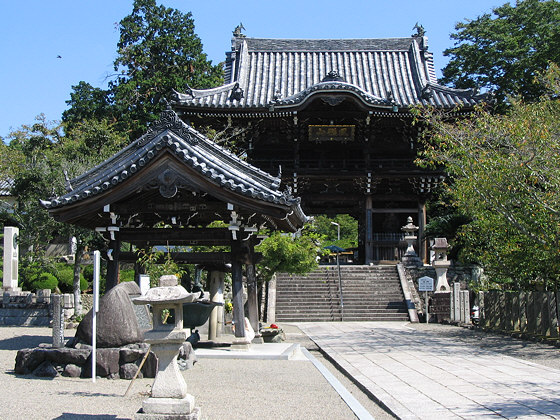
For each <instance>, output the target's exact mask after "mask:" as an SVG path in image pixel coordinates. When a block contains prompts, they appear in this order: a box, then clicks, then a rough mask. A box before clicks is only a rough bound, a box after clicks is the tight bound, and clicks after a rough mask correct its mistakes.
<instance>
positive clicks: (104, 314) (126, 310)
mask: <svg viewBox="0 0 560 420" xmlns="http://www.w3.org/2000/svg"><path fill="white" fill-rule="evenodd" d="M130 295H132V296H138V295H140V288H139V287H138V285H137V284H136V283H134V282H126V283H120V284H118V285H116V286H115V287H113V288H112V289H111V290H109V291H108V292H107V293H106V294H105V295H104V296H103V297H102V298H101V299H100V300H99V312H98V313H97V347H98V348H108V347H121V346H123V345H125V344H130V343H137V342H140V341H143V339H144V337H143V333H142V331H141V330H140V328H139V326H138V320H137V318H136V314H135V312H134V308H133V304H132V301H131V298H130ZM92 318H93V313H92V311H91V310H90V311H89V312H88V313H87V314H86V316H85V317H84V319H83V320H82V322H80V325H78V329H77V331H76V337H77V338H78V339H79V340H80V341H81V342H84V343H87V344H91V342H92V337H91V331H92Z"/></svg>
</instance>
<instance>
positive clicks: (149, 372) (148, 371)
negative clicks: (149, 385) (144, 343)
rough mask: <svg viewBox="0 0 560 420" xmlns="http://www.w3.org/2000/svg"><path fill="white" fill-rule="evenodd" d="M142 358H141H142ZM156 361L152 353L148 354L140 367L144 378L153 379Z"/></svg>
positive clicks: (155, 371)
mask: <svg viewBox="0 0 560 420" xmlns="http://www.w3.org/2000/svg"><path fill="white" fill-rule="evenodd" d="M142 357H143V356H142ZM157 366H158V359H157V357H156V355H155V354H154V353H153V352H150V354H149V355H148V358H147V359H146V361H145V362H144V366H142V374H143V375H144V378H155V377H156V373H157Z"/></svg>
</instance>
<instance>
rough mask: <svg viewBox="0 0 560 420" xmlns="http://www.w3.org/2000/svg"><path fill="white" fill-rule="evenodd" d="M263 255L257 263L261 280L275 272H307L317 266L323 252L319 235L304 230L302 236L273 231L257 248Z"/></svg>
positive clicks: (266, 279) (268, 277) (268, 278)
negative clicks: (318, 257) (319, 256)
mask: <svg viewBox="0 0 560 420" xmlns="http://www.w3.org/2000/svg"><path fill="white" fill-rule="evenodd" d="M255 250H256V251H258V252H261V253H262V255H263V258H262V260H261V261H260V262H259V263H258V264H257V275H258V278H259V281H261V282H262V281H268V280H270V279H271V278H272V276H273V275H274V273H278V272H282V273H293V274H305V273H308V272H310V271H312V270H313V269H314V268H316V267H317V264H318V261H317V256H318V255H319V254H321V252H322V250H321V247H320V237H319V235H317V234H315V233H313V232H308V231H307V230H304V233H303V234H302V235H300V236H294V235H291V234H286V233H282V232H273V233H271V234H270V235H269V236H268V237H267V238H266V239H265V240H263V241H262V242H261V244H260V245H258V246H257V247H256V248H255Z"/></svg>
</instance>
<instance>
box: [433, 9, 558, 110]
mask: <svg viewBox="0 0 560 420" xmlns="http://www.w3.org/2000/svg"><path fill="white" fill-rule="evenodd" d="M455 29H456V32H455V33H454V34H452V35H451V38H452V39H454V40H455V46H454V47H452V48H449V49H447V50H445V51H444V55H446V56H449V57H451V58H450V60H449V63H448V64H447V66H446V67H445V68H444V69H443V76H444V77H443V79H442V81H443V82H445V83H448V82H451V83H453V84H454V85H455V86H456V87H459V88H475V87H480V88H486V89H491V90H495V91H496V97H497V99H498V101H499V102H500V103H502V102H503V101H504V100H505V99H506V98H507V97H509V96H514V95H521V96H522V97H523V98H524V99H525V100H537V99H538V98H539V97H540V95H541V94H542V93H544V91H543V86H542V85H541V84H539V82H538V80H537V79H536V77H535V76H536V75H537V73H538V72H539V71H542V70H543V69H546V68H548V66H549V62H553V63H556V64H560V3H559V2H558V1H556V0H518V1H517V2H516V4H515V5H513V6H512V5H510V4H509V3H506V4H504V5H503V6H500V7H497V8H495V9H494V10H493V13H492V14H484V15H482V16H480V17H478V18H477V19H475V20H468V21H466V22H460V23H458V24H457V25H456V26H455Z"/></svg>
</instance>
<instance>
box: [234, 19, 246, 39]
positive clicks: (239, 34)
mask: <svg viewBox="0 0 560 420" xmlns="http://www.w3.org/2000/svg"><path fill="white" fill-rule="evenodd" d="M244 30H245V27H244V26H243V23H241V22H239V25H237V26H236V27H235V29H234V30H233V36H234V37H235V38H246V37H247V35H245V34H243V33H242V32H241V31H244Z"/></svg>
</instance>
